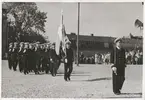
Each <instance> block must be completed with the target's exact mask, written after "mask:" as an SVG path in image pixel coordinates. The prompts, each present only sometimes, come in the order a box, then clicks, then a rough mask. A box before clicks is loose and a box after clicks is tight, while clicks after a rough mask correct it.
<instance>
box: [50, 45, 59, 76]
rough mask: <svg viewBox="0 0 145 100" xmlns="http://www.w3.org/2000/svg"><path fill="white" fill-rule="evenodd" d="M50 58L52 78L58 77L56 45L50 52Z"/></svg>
mask: <svg viewBox="0 0 145 100" xmlns="http://www.w3.org/2000/svg"><path fill="white" fill-rule="evenodd" d="M49 57H50V72H51V75H52V76H56V73H57V61H58V56H57V54H56V51H55V43H53V44H52V46H51V49H50V51H49Z"/></svg>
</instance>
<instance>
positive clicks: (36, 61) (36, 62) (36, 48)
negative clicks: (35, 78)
mask: <svg viewBox="0 0 145 100" xmlns="http://www.w3.org/2000/svg"><path fill="white" fill-rule="evenodd" d="M33 51H34V59H33V61H34V67H33V68H34V71H35V74H39V70H38V69H39V68H40V58H39V44H38V43H35V45H34V48H33Z"/></svg>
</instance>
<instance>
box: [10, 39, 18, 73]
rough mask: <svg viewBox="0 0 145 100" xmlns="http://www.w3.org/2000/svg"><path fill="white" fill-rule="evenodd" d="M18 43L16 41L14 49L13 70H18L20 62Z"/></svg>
mask: <svg viewBox="0 0 145 100" xmlns="http://www.w3.org/2000/svg"><path fill="white" fill-rule="evenodd" d="M17 46H18V43H17V42H14V47H13V49H12V54H11V56H12V66H13V70H14V71H16V70H17V64H18V47H17Z"/></svg>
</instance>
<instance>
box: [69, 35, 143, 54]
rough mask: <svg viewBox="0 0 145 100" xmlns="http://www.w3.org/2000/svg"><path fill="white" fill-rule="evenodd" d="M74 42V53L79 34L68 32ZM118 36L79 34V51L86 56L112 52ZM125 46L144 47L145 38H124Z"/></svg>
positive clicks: (130, 47) (129, 48) (131, 47)
mask: <svg viewBox="0 0 145 100" xmlns="http://www.w3.org/2000/svg"><path fill="white" fill-rule="evenodd" d="M67 36H68V38H69V40H70V41H71V43H72V48H73V50H74V54H76V49H77V47H76V43H77V35H76V34H75V33H71V34H67ZM115 39H116V37H109V36H108V37H107V36H94V35H93V34H91V35H90V36H88V35H79V53H80V52H82V53H83V54H84V56H94V55H95V54H96V53H107V52H111V50H112V48H113V45H114V40H115ZM123 47H124V48H125V49H126V50H132V49H135V48H136V47H140V48H142V47H143V40H139V39H138V40H137V39H130V38H123Z"/></svg>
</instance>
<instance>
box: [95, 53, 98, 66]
mask: <svg viewBox="0 0 145 100" xmlns="http://www.w3.org/2000/svg"><path fill="white" fill-rule="evenodd" d="M97 58H98V55H97V54H95V64H97Z"/></svg>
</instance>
